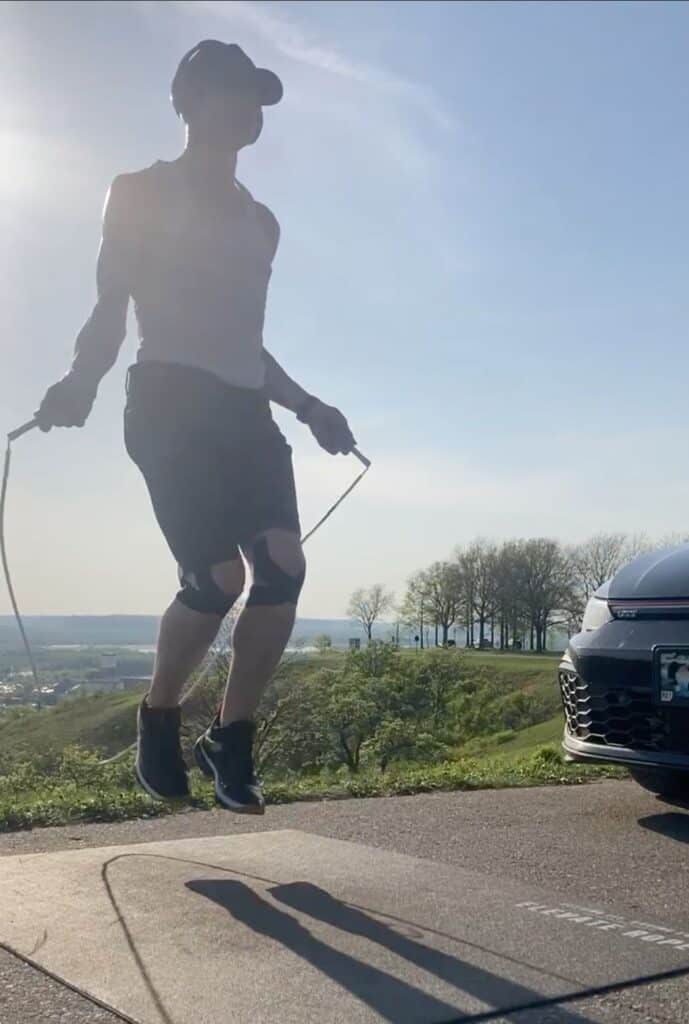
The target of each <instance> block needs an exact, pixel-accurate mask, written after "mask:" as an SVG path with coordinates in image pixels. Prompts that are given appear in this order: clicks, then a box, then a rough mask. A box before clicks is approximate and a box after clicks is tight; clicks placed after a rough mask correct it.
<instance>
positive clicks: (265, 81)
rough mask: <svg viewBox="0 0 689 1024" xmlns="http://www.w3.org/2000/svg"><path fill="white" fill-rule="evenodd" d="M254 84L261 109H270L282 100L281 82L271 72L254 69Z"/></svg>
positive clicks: (263, 69)
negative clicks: (255, 84) (256, 86)
mask: <svg viewBox="0 0 689 1024" xmlns="http://www.w3.org/2000/svg"><path fill="white" fill-rule="evenodd" d="M256 82H257V85H258V94H259V98H260V100H261V106H262V107H272V106H274V105H275V104H276V103H279V102H280V100H281V99H282V92H283V90H282V82H281V81H280V79H279V78H278V76H277V75H276V74H275V72H273V71H268V69H267V68H256Z"/></svg>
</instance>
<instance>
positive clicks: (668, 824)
mask: <svg viewBox="0 0 689 1024" xmlns="http://www.w3.org/2000/svg"><path fill="white" fill-rule="evenodd" d="M639 825H641V827H642V828H645V829H648V831H649V832H656V833H657V834H658V835H661V836H666V837H667V838H668V839H675V840H677V842H678V843H689V814H679V813H678V812H677V811H666V812H665V813H664V814H649V815H647V816H646V817H645V818H639Z"/></svg>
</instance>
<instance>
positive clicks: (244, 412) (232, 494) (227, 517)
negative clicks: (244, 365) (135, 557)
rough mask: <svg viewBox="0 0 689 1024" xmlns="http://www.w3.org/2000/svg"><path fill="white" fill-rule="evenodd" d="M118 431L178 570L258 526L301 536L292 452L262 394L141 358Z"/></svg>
mask: <svg viewBox="0 0 689 1024" xmlns="http://www.w3.org/2000/svg"><path fill="white" fill-rule="evenodd" d="M124 437H125V444H126V447H127V451H128V453H129V455H130V456H131V458H132V459H133V460H134V462H135V463H136V465H137V466H138V467H139V469H140V470H141V472H142V473H143V476H144V479H145V481H146V485H147V487H148V490H149V493H150V496H151V501H152V503H153V509H154V511H155V515H156V518H157V520H158V523H159V524H160V527H161V529H162V531H163V533H164V535H165V539H166V540H167V543H168V545H169V547H170V550H171V551H172V553H173V555H174V556H175V558H176V560H177V563H178V565H179V567H180V569H181V570H182V572H187V573H189V572H195V571H196V572H198V571H199V570H203V569H207V568H209V567H210V566H212V565H216V564H217V563H218V562H225V561H229V560H230V559H233V558H236V557H237V556H238V554H239V547H240V546H241V545H245V544H247V543H248V542H249V541H250V540H251V539H252V538H253V537H255V536H256V535H257V534H259V533H261V532H263V531H264V530H269V529H271V528H281V529H285V530H291V531H293V532H295V533H297V534H299V533H300V527H299V514H298V511H297V499H296V492H295V487H294V474H293V471H292V449H291V448H290V446H289V445H288V444H287V442H286V440H285V438H284V436H283V435H282V433H281V432H280V429H279V428H278V426H277V424H276V423H275V421H274V420H273V417H272V414H271V411H270V404H269V402H268V400H267V398H266V396H265V393H264V392H263V391H258V390H253V389H250V388H237V387H232V386H230V385H229V384H226V383H225V382H224V381H222V380H221V379H220V378H219V377H216V376H215V375H214V374H211V373H208V372H206V371H205V370H197V369H195V368H193V367H186V366H180V365H179V364H175V363H137V364H136V365H134V366H132V367H130V369H129V373H128V375H127V405H126V408H125V413H124Z"/></svg>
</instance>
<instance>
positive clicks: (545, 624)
mask: <svg viewBox="0 0 689 1024" xmlns="http://www.w3.org/2000/svg"><path fill="white" fill-rule="evenodd" d="M520 548H521V552H520V556H521V557H520V562H521V566H520V577H521V579H520V586H521V587H522V588H523V590H522V592H523V596H524V604H525V607H526V610H527V611H528V614H529V619H530V628H531V647H532V648H534V647H535V649H536V650H537V651H544V650H545V649H546V646H547V637H548V629H549V628H550V627H551V626H552V625H554V622H553V615H554V613H556V612H562V610H563V609H564V608H567V606H568V605H569V604H570V602H571V600H572V591H573V589H574V587H575V586H576V581H575V579H574V577H573V570H572V562H571V559H570V558H569V556H568V555H567V553H566V552H565V551H564V550H563V548H562V546H561V545H560V543H559V542H558V541H556V540H551V539H550V538H548V537H536V538H534V539H533V540H527V541H522V542H521V544H520ZM561 618H562V616H561Z"/></svg>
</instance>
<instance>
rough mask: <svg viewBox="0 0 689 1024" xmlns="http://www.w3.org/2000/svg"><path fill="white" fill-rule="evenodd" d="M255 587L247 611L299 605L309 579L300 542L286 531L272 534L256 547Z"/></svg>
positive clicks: (272, 532) (254, 545)
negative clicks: (307, 578)
mask: <svg viewBox="0 0 689 1024" xmlns="http://www.w3.org/2000/svg"><path fill="white" fill-rule="evenodd" d="M251 561H252V566H253V574H254V578H253V584H252V586H251V589H250V590H249V596H248V598H247V602H246V605H247V608H249V607H255V606H259V605H263V606H266V605H273V606H274V605H281V604H288V605H296V603H297V601H298V600H299V594H300V593H301V588H302V587H303V585H304V577H305V575H306V563H305V561H304V554H303V552H302V549H301V543H300V542H299V538H298V537H297V536H296V535H295V534H291V533H287V532H286V531H283V530H280V531H278V530H275V531H271V532H270V533H268V534H264V535H263V536H262V537H259V538H258V539H257V540H255V541H254V542H253V544H252V558H251Z"/></svg>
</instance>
